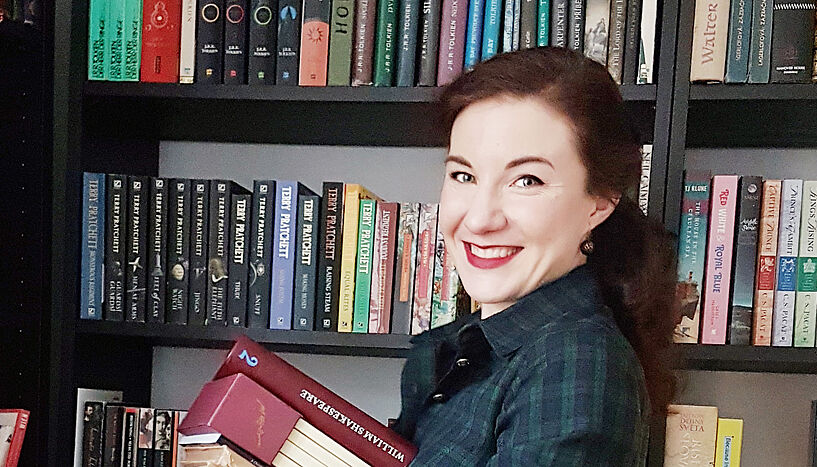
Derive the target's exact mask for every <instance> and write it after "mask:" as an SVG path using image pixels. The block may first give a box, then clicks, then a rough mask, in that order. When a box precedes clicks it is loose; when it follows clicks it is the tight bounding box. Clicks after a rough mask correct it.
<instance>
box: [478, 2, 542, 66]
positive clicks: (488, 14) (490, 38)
mask: <svg viewBox="0 0 817 467" xmlns="http://www.w3.org/2000/svg"><path fill="white" fill-rule="evenodd" d="M501 10H502V1H501V0H485V19H484V20H483V30H482V50H481V51H482V61H483V62H484V61H485V60H488V59H489V58H491V57H493V56H494V55H496V54H497V52H498V51H499V23H500V20H501V16H500V11H501ZM540 18H541V16H540Z"/></svg>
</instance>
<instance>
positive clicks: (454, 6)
mask: <svg viewBox="0 0 817 467" xmlns="http://www.w3.org/2000/svg"><path fill="white" fill-rule="evenodd" d="M466 5H467V3H465V4H463V3H461V0H443V5H442V20H441V21H442V29H441V30H440V47H439V63H438V64H437V85H438V86H445V85H446V84H448V83H450V82H451V81H454V79H455V78H456V77H457V76H459V74H460V73H462V66H463V54H464V46H465V44H464V43H465V29H466V28H465V26H466V24H467V19H466V16H467V13H468V8H467V7H466V8H463V7H464V6H466Z"/></svg>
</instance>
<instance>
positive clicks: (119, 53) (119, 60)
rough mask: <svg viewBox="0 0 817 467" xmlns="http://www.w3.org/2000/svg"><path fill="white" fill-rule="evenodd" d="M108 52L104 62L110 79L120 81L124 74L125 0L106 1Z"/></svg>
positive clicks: (106, 40)
mask: <svg viewBox="0 0 817 467" xmlns="http://www.w3.org/2000/svg"><path fill="white" fill-rule="evenodd" d="M105 37H106V39H105V45H106V46H107V47H108V51H107V52H108V53H107V54H106V55H105V63H106V65H107V68H108V72H107V78H108V80H110V81H122V80H123V78H124V76H125V0H110V1H109V2H108V22H107V24H106V27H105Z"/></svg>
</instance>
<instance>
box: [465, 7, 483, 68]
mask: <svg viewBox="0 0 817 467" xmlns="http://www.w3.org/2000/svg"><path fill="white" fill-rule="evenodd" d="M484 15H485V0H471V1H470V2H469V3H468V29H466V32H465V34H466V38H465V69H466V70H470V69H471V68H473V67H474V65H476V64H477V63H478V62H479V60H480V57H481V54H480V52H481V50H480V49H481V46H482V20H483V16H484Z"/></svg>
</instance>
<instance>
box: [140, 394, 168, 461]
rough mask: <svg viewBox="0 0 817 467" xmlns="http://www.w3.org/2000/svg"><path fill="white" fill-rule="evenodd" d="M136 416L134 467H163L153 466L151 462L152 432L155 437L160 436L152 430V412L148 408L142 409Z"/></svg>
mask: <svg viewBox="0 0 817 467" xmlns="http://www.w3.org/2000/svg"><path fill="white" fill-rule="evenodd" d="M138 416H139V420H138V422H137V426H136V431H137V438H136V467H164V466H162V465H154V462H153V461H154V459H153V446H154V442H153V441H154V440H153V438H154V432H155V433H156V436H157V437H158V436H159V435H160V433H159V432H158V431H155V430H154V410H153V409H152V408H150V407H142V408H140V409H139V412H138ZM159 428H161V427H159Z"/></svg>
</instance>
